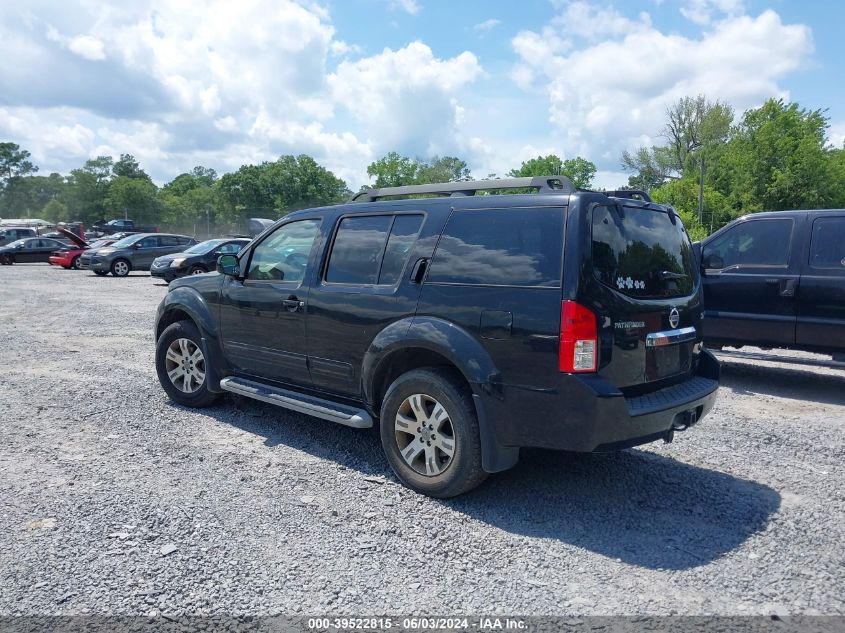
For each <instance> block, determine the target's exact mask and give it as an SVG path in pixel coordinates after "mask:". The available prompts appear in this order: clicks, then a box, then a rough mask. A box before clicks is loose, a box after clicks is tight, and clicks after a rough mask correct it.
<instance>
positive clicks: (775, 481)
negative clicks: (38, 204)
mask: <svg viewBox="0 0 845 633" xmlns="http://www.w3.org/2000/svg"><path fill="white" fill-rule="evenodd" d="M165 293H166V287H165V286H164V285H163V284H162V283H160V282H158V281H157V280H153V279H151V278H150V277H149V276H147V275H146V274H145V273H137V274H133V275H131V276H129V277H128V278H125V279H115V278H112V277H108V278H99V277H95V276H94V275H92V274H89V273H86V272H75V271H65V270H62V269H55V268H51V267H48V266H46V265H43V264H34V265H16V266H13V267H2V268H0V322H2V324H3V336H2V339H0V340H2V345H0V362H1V363H2V367H3V370H2V378H0V416H2V423H0V473H2V475H1V476H0V508H2V511H0V614H2V615H18V614H59V613H61V614H82V613H97V614H149V613H150V612H156V613H162V614H172V615H182V614H209V613H226V614H236V615H241V614H280V613H284V614H289V613H312V614H320V613H327V612H332V613H338V612H339V613H345V614H349V615H362V614H375V613H390V614H406V615H407V614H417V615H419V614H455V613H465V614H476V613H498V614H522V615H529V614H564V613H565V614H618V613H625V614H668V613H681V614H769V613H776V614H788V613H793V614H797V613H804V614H815V613H824V614H845V592H843V587H845V560H843V559H845V522H843V508H845V469H843V468H842V458H843V455H845V450H844V449H845V372H842V371H835V370H822V369H808V368H800V369H795V368H790V367H788V366H786V365H781V364H771V363H769V364H760V363H747V362H744V361H733V360H732V361H730V362H728V363H726V364H725V365H724V380H723V388H722V390H721V395H720V399H719V401H718V404H717V406H716V409H715V410H714V412H713V413H712V414H711V416H710V417H709V418H707V419H706V420H704V421H703V422H702V423H701V424H700V425H699V426H698V427H696V428H694V429H693V430H691V431H689V432H687V433H682V434H678V435H677V436H676V439H675V442H674V443H673V444H671V445H663V444H653V445H649V446H648V447H646V448H643V449H637V450H629V451H625V452H622V453H617V454H608V455H567V454H560V453H551V452H540V451H530V452H529V451H524V452H523V458H522V460H521V462H520V464H519V466H518V467H517V468H515V469H514V470H511V471H509V472H507V473H503V474H500V475H497V476H494V477H492V478H491V479H489V480H488V482H487V483H486V484H485V485H483V486H482V487H481V488H480V489H478V490H476V491H474V492H472V493H470V494H468V495H466V496H464V497H461V498H458V499H454V500H451V501H446V502H442V501H435V500H431V499H427V498H425V497H421V496H418V495H416V494H413V493H411V492H410V491H408V490H406V489H405V488H403V487H401V486H400V485H398V484H397V483H396V481H395V480H394V478H393V477H392V475H391V474H390V472H389V468H388V466H387V462H386V460H385V459H384V458H383V457H382V454H381V451H380V447H379V444H378V441H377V439H376V437H375V436H374V435H372V434H369V433H367V432H362V431H356V430H353V429H349V428H345V427H340V426H334V425H332V424H331V423H328V422H323V421H320V420H317V419H313V418H309V417H306V416H303V415H299V414H294V413H288V412H285V411H283V410H281V409H276V408H274V407H272V406H270V405H264V404H261V403H258V402H254V401H250V400H246V399H239V398H236V397H233V396H230V397H227V398H225V399H224V400H223V402H222V404H220V405H219V406H217V407H215V408H211V409H207V410H203V411H201V412H195V411H190V410H186V409H183V408H180V407H177V406H174V405H173V404H171V403H170V402H168V400H167V399H166V398H165V395H164V393H163V391H162V390H161V389H160V387H159V385H158V383H157V380H156V377H155V370H154V368H153V342H152V327H153V318H154V314H155V308H156V306H157V304H158V302H159V301H160V299H161V298H162V297H163V296H164V294H165Z"/></svg>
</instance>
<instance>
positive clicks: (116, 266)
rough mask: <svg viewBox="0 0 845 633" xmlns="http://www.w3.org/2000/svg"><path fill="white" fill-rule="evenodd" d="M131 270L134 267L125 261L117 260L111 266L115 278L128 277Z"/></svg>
mask: <svg viewBox="0 0 845 633" xmlns="http://www.w3.org/2000/svg"><path fill="white" fill-rule="evenodd" d="M130 270H132V265H131V264H130V263H129V262H128V261H126V260H125V259H116V260H114V261H113V262H112V264H111V274H112V275H114V276H115V277H126V275H128V274H129V271H130Z"/></svg>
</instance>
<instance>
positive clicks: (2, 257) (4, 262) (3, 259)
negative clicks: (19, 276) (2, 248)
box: [0, 253, 15, 266]
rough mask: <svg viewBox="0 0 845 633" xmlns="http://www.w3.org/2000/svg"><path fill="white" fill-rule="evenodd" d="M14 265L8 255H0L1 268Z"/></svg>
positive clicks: (13, 260)
mask: <svg viewBox="0 0 845 633" xmlns="http://www.w3.org/2000/svg"><path fill="white" fill-rule="evenodd" d="M14 263H15V258H14V257H12V256H11V255H9V254H8V253H3V255H0V264H2V265H3V266H11V265H12V264H14Z"/></svg>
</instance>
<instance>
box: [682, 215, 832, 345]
mask: <svg viewBox="0 0 845 633" xmlns="http://www.w3.org/2000/svg"><path fill="white" fill-rule="evenodd" d="M696 250H697V251H698V252H699V253H700V259H701V275H702V278H703V286H704V305H705V316H706V318H705V320H704V339H705V342H706V343H707V345H708V346H711V347H716V348H718V347H722V346H732V347H741V346H743V345H753V346H756V347H763V348H786V349H797V350H805V351H810V352H818V353H822V354H830V355H832V356H835V357H837V358H841V357H842V356H843V355H845V209H838V210H825V211H777V212H770V213H755V214H752V215H748V216H745V217H743V218H740V219H738V220H735V221H734V222H731V223H730V224H728V225H727V226H725V227H723V228H722V229H720V230H719V231H717V232H716V233H714V234H713V235H711V236H710V237H708V238H707V239H706V240H704V241H703V242H701V244H697V245H696Z"/></svg>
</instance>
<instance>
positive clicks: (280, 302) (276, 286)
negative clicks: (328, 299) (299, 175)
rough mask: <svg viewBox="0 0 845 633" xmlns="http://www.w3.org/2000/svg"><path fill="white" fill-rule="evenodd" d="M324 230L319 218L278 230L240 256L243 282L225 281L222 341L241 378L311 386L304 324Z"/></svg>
mask: <svg viewBox="0 0 845 633" xmlns="http://www.w3.org/2000/svg"><path fill="white" fill-rule="evenodd" d="M320 225H321V218H320V217H319V216H311V217H305V218H297V219H294V220H291V221H289V222H286V223H284V224H282V225H280V226H278V227H277V228H276V229H275V230H274V231H273V232H271V233H269V234H268V235H267V236H265V237H264V239H262V240H261V242H259V243H258V244H256V245H255V246H254V247H252V248H250V249H249V250H248V251H246V252H244V253H243V254H242V255H241V257H240V258H239V259H240V262H241V271H242V275H241V276H240V277H229V276H224V277H223V278H222V281H221V283H222V286H221V293H220V329H221V337H222V340H223V342H224V343H223V347H224V353H225V355H226V358H227V361H228V362H229V364H230V365H231V366H232V367H233V368H234V369H235V371H236V372H237V373H239V374H244V375H248V376H252V377H256V378H260V379H264V380H272V381H277V382H282V383H291V384H295V385H300V386H309V385H310V384H311V377H310V374H309V371H308V362H307V355H306V349H307V347H306V329H305V319H306V315H307V314H308V286H309V279H308V276H309V274H310V273H311V272H312V270H313V267H314V259H315V258H316V257H317V255H316V253H317V250H318V249H319V244H320V240H319V239H318V238H319V235H320Z"/></svg>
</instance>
